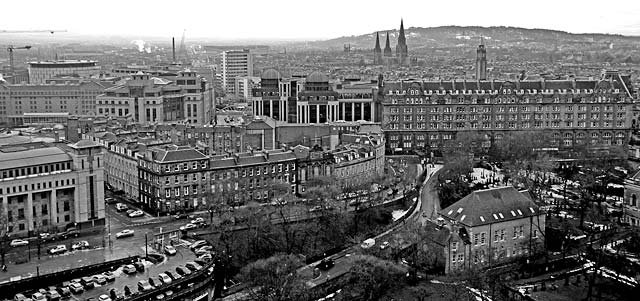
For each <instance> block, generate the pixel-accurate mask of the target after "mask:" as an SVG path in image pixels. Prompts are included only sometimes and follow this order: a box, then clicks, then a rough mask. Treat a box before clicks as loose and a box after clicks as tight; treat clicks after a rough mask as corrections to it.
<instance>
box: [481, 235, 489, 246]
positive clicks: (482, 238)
mask: <svg viewBox="0 0 640 301" xmlns="http://www.w3.org/2000/svg"><path fill="white" fill-rule="evenodd" d="M486 236H487V232H482V233H480V245H482V246H484V244H485V241H486Z"/></svg>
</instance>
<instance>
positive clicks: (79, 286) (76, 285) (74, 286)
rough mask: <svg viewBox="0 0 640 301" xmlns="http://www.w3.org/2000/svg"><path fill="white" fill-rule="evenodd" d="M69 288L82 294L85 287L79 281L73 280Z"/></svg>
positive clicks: (75, 292)
mask: <svg viewBox="0 0 640 301" xmlns="http://www.w3.org/2000/svg"><path fill="white" fill-rule="evenodd" d="M69 290H70V291H71V292H72V293H74V294H82V292H84V287H82V284H80V283H79V282H73V283H71V284H70V285H69Z"/></svg>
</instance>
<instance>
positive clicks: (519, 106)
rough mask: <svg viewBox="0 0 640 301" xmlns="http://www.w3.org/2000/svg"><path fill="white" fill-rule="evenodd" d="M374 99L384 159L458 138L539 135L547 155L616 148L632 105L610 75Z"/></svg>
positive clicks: (438, 85)
mask: <svg viewBox="0 0 640 301" xmlns="http://www.w3.org/2000/svg"><path fill="white" fill-rule="evenodd" d="M378 96H379V97H380V98H381V102H382V106H383V113H382V114H383V118H382V127H383V129H384V131H385V135H386V140H387V151H388V153H389V152H405V151H416V150H417V151H425V150H429V149H439V148H442V147H444V146H445V145H446V144H447V141H450V140H454V139H455V137H456V134H457V133H459V132H475V133H479V134H482V135H486V137H488V138H489V139H490V141H491V142H499V141H500V140H501V139H503V138H504V136H505V135H508V134H509V133H522V132H525V131H532V132H540V133H543V134H545V135H547V136H548V137H547V138H548V139H546V141H547V142H548V146H547V147H554V148H571V147H573V146H575V145H620V146H623V145H626V144H627V141H628V140H629V137H630V134H631V128H632V119H633V118H632V109H633V100H634V99H635V97H636V96H635V95H634V94H633V88H632V87H631V83H630V80H629V76H623V75H620V74H619V73H618V72H617V71H607V72H604V73H603V74H602V77H601V78H600V79H585V80H583V79H571V80H539V81H528V80H523V81H502V80H500V81H499V80H492V81H455V80H453V81H406V82H385V83H384V89H383V91H382V93H381V94H380V95H378Z"/></svg>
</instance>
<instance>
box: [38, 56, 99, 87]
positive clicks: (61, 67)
mask: <svg viewBox="0 0 640 301" xmlns="http://www.w3.org/2000/svg"><path fill="white" fill-rule="evenodd" d="M58 75H78V76H80V77H84V78H89V77H92V76H98V75H100V66H99V65H98V62H96V61H88V60H59V61H38V62H29V83H30V84H44V83H46V82H47V80H48V79H50V78H52V77H55V76H58Z"/></svg>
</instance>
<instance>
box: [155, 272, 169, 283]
mask: <svg viewBox="0 0 640 301" xmlns="http://www.w3.org/2000/svg"><path fill="white" fill-rule="evenodd" d="M158 278H160V281H162V283H164V284H169V283H171V282H172V279H171V277H169V275H167V274H165V273H160V274H158Z"/></svg>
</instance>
